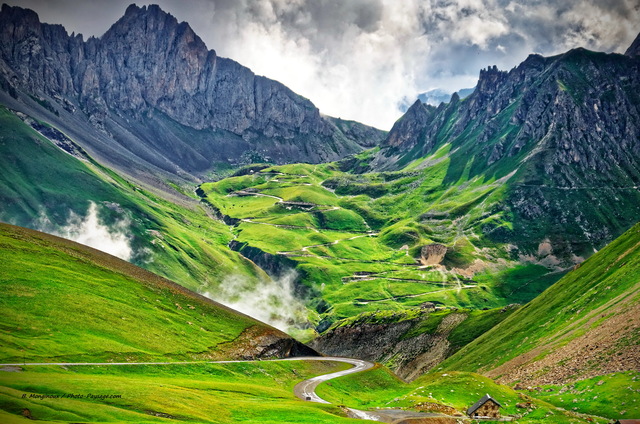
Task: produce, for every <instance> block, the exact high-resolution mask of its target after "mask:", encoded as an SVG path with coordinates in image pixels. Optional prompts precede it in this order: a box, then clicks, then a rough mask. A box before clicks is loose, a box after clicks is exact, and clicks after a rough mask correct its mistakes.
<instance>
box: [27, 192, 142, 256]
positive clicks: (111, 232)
mask: <svg viewBox="0 0 640 424" xmlns="http://www.w3.org/2000/svg"><path fill="white" fill-rule="evenodd" d="M130 224H131V223H130V221H129V220H128V219H127V218H122V219H121V220H119V221H116V222H115V223H114V224H113V225H111V226H106V225H104V224H102V223H101V222H100V219H99V217H98V206H97V205H96V204H95V203H93V202H91V203H90V205H89V209H88V210H87V215H86V216H84V217H82V216H80V215H77V214H75V213H74V212H71V213H70V216H69V219H68V220H67V223H66V224H65V225H64V226H62V227H60V228H55V227H54V226H53V225H52V223H51V221H50V220H49V219H48V218H47V217H46V215H44V214H41V215H40V219H39V220H38V222H37V224H36V226H37V227H38V229H39V230H40V231H44V232H47V233H49V234H53V235H56V236H58V237H63V238H66V239H68V240H73V241H75V242H78V243H81V244H84V245H85V246H89V247H93V248H94V249H98V250H101V251H103V252H105V253H109V254H111V255H113V256H117V257H119V258H120V259H124V260H125V261H128V260H130V259H131V257H132V254H133V249H132V248H131V244H130V235H129V234H130V232H129V226H130Z"/></svg>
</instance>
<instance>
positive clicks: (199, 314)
mask: <svg viewBox="0 0 640 424" xmlns="http://www.w3.org/2000/svg"><path fill="white" fill-rule="evenodd" d="M0 250H1V251H2V258H3V260H2V267H1V268H0V285H1V286H2V287H1V291H2V293H3V296H2V302H1V303H0V315H2V317H3V319H2V325H1V327H2V332H1V333H0V338H1V339H2V342H1V344H2V346H3V349H2V352H1V356H2V362H15V361H23V360H28V361H32V362H60V361H107V360H120V361H130V360H138V361H139V360H150V359H156V360H168V359H174V360H175V359H183V360H185V359H204V358H211V357H223V358H224V357H229V356H233V355H234V354H233V351H232V349H233V346H232V345H229V344H228V342H229V341H232V340H234V339H237V338H238V337H239V336H240V334H241V333H243V332H244V331H245V330H246V329H248V328H250V327H255V329H256V330H257V331H258V333H260V332H262V331H272V330H269V329H268V328H266V327H265V326H264V325H263V324H261V323H258V322H257V321H255V320H253V319H251V318H249V317H246V316H243V315H240V314H238V313H236V312H235V311H231V310H230V309H227V308H225V307H223V306H222V305H219V304H215V303H213V302H210V301H207V300H206V299H204V298H201V297H199V296H197V295H195V294H193V293H191V292H188V291H187V290H185V289H183V288H182V287H180V286H178V285H176V284H173V283H170V282H168V281H167V280H164V279H162V278H160V277H158V276H156V275H154V274H151V273H149V272H147V271H144V270H142V269H140V268H137V267H135V266H133V265H131V264H129V263H127V262H124V261H121V260H119V259H116V258H114V257H112V256H110V255H107V254H103V253H102V252H98V251H94V250H92V249H88V248H85V247H83V246H81V245H78V244H76V243H72V242H68V241H66V240H63V239H59V238H57V237H53V236H48V235H46V234H43V233H37V232H35V231H31V230H26V229H21V228H19V227H12V226H8V225H6V224H0ZM229 349H231V350H229Z"/></svg>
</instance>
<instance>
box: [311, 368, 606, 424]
mask: <svg viewBox="0 0 640 424" xmlns="http://www.w3.org/2000/svg"><path fill="white" fill-rule="evenodd" d="M317 393H318V395H320V396H322V397H323V398H324V399H327V400H329V401H333V402H342V403H345V404H346V405H347V406H349V407H352V408H359V409H367V408H370V409H371V408H403V409H409V410H417V411H423V412H440V413H446V414H449V415H454V414H456V413H458V414H460V415H462V414H464V412H465V411H466V410H467V408H469V407H470V406H471V405H473V404H474V403H475V402H477V401H478V400H479V399H480V398H481V397H482V396H484V395H485V394H487V393H489V394H490V395H491V396H492V397H493V398H494V399H496V400H498V402H500V403H501V404H502V408H501V411H500V412H501V414H502V416H515V417H519V418H518V420H517V422H518V423H538V422H545V423H567V424H568V423H586V422H599V423H606V422H608V420H606V419H604V418H601V417H599V416H598V415H599V414H595V415H593V416H579V415H577V414H575V413H573V411H565V410H562V409H559V408H557V407H555V406H553V405H552V404H550V403H548V402H545V401H542V400H540V399H537V398H535V397H532V396H533V395H531V396H530V395H529V394H527V393H522V392H517V391H515V390H513V389H512V388H510V387H507V386H505V385H501V384H497V383H496V382H494V381H493V380H491V379H489V378H487V377H483V376H481V375H479V374H476V373H468V372H447V373H432V374H427V375H424V376H422V377H420V378H419V379H417V380H415V381H414V382H412V383H410V384H406V383H404V382H402V381H401V380H399V379H398V378H397V377H396V376H395V375H393V374H392V373H391V372H389V370H388V369H386V368H374V369H372V370H369V371H365V372H362V373H359V374H354V375H349V376H347V377H344V378H340V379H336V380H332V381H330V382H327V383H324V384H321V385H320V386H319V387H318V390H317ZM518 404H520V405H521V406H523V405H524V406H525V407H518V406H517V405H518Z"/></svg>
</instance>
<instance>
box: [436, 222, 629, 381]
mask: <svg viewBox="0 0 640 424" xmlns="http://www.w3.org/2000/svg"><path fill="white" fill-rule="evenodd" d="M639 270H640V224H637V225H635V226H634V227H632V228H631V229H630V230H629V231H627V232H626V233H624V234H623V235H622V236H620V237H619V238H617V239H616V240H615V241H614V242H613V243H611V244H609V245H608V246H607V247H606V248H604V249H602V250H601V251H599V252H598V253H596V254H595V255H593V256H592V257H591V258H589V259H588V260H587V261H585V262H584V263H583V264H581V265H580V266H579V267H578V268H577V269H576V270H574V271H571V272H570V273H569V274H567V275H566V276H565V277H564V278H562V279H561V280H559V281H558V282H557V283H556V284H554V285H553V286H551V287H550V288H548V289H547V290H546V291H545V292H544V293H542V294H541V295H540V296H539V297H537V298H536V299H534V300H532V301H531V302H529V303H528V304H527V305H525V306H524V307H523V308H521V309H519V310H518V311H516V312H514V313H513V315H511V316H510V317H508V318H507V319H505V320H504V321H503V322H502V323H500V324H498V325H496V326H495V327H494V328H492V329H491V330H489V331H487V332H486V333H485V334H483V335H482V336H481V337H479V338H477V339H476V340H475V341H473V342H471V343H470V344H468V345H467V346H465V347H464V348H462V349H461V350H460V351H459V352H458V353H456V354H455V355H454V356H452V357H451V358H449V359H448V360H447V361H445V362H444V363H443V364H442V366H443V367H444V369H449V370H463V369H465V370H471V369H473V370H474V371H475V370H481V371H482V372H483V373H484V374H486V375H488V376H490V377H492V378H496V379H498V380H499V381H502V382H505V383H514V382H516V381H519V382H520V383H522V384H523V385H525V386H526V385H538V384H550V383H553V384H558V383H566V382H568V381H569V382H570V381H575V380H577V379H583V378H589V377H594V376H599V375H603V374H609V373H614V372H625V371H635V372H639V371H640V360H639V359H640V358H639V357H638V353H639V352H640V349H638V345H639V344H640V338H639V335H640V320H639V317H640V315H639V314H638V311H639V310H640V280H639V278H638V277H639Z"/></svg>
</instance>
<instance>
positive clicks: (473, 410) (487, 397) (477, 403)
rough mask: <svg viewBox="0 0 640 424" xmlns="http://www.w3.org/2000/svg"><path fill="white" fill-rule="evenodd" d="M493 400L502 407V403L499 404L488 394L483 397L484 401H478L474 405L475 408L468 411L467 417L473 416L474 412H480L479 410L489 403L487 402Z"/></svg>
mask: <svg viewBox="0 0 640 424" xmlns="http://www.w3.org/2000/svg"><path fill="white" fill-rule="evenodd" d="M489 400H492V401H494V402H495V403H496V404H497V405H498V406H500V407H502V405H501V404H500V402H498V401H497V400H495V399H494V398H492V397H491V395H490V394H488V393H487V394H486V395H484V396H483V397H482V399H480V400H479V401H477V402H476V403H474V404H473V406H472V407H471V408H469V409H467V415H471V414H473V413H474V412H476V411H477V410H478V408H480V407H481V406H482V405H484V404H485V403H487V401H489Z"/></svg>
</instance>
